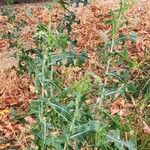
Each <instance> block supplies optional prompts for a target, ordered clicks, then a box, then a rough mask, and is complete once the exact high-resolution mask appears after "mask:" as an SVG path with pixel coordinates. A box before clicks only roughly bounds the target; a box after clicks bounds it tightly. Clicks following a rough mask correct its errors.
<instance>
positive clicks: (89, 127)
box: [70, 121, 99, 139]
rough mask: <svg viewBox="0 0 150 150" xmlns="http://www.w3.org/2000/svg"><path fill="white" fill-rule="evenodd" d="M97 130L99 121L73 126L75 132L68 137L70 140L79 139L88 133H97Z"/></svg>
mask: <svg viewBox="0 0 150 150" xmlns="http://www.w3.org/2000/svg"><path fill="white" fill-rule="evenodd" d="M98 128H99V121H90V122H88V123H85V124H82V125H79V126H75V127H74V131H75V132H74V133H73V135H72V136H71V137H70V139H75V138H81V137H83V136H84V135H85V134H86V133H88V132H91V131H97V129H98Z"/></svg>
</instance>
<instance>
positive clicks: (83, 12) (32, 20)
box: [0, 0, 150, 149]
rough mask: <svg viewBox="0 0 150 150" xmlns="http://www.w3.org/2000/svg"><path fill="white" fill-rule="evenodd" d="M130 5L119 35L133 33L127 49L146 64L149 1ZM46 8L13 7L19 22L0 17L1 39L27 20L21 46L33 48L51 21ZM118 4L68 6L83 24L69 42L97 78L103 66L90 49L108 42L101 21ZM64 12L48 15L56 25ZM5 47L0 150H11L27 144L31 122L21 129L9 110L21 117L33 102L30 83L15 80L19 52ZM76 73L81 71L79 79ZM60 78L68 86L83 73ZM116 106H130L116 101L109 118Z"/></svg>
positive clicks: (0, 42)
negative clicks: (73, 41)
mask: <svg viewBox="0 0 150 150" xmlns="http://www.w3.org/2000/svg"><path fill="white" fill-rule="evenodd" d="M133 3H134V4H131V8H130V9H129V11H128V12H127V13H126V18H127V20H128V26H125V27H124V28H123V29H122V30H123V31H124V32H125V33H127V34H128V33H130V32H131V31H135V32H137V34H138V37H139V38H138V41H137V43H136V44H135V45H131V46H130V45H129V51H130V55H131V56H133V57H136V58H137V60H138V62H141V63H144V61H145V52H147V54H149V52H150V51H149V50H150V20H149V16H150V9H149V8H150V1H149V0H139V1H137V2H133ZM45 4H47V3H32V4H16V5H15V6H14V10H15V11H16V12H17V15H16V16H17V17H16V20H15V23H14V24H13V26H10V24H9V23H8V22H7V21H8V18H7V17H6V16H3V15H2V13H1V14H0V27H1V28H0V36H2V34H5V33H8V31H10V30H11V29H12V28H13V27H14V26H15V25H16V24H17V21H19V20H25V21H26V22H27V25H25V26H23V27H22V28H21V31H20V35H21V36H20V39H19V40H20V41H19V42H21V43H22V44H23V46H24V47H25V49H28V48H32V47H34V46H35V45H34V44H33V39H32V32H34V31H35V30H36V26H37V24H38V23H39V22H43V23H45V24H48V21H49V20H48V16H49V11H48V9H47V8H45ZM118 4H119V1H118V0H115V1H111V0H105V1H103V0H95V2H93V3H92V4H91V5H88V6H87V7H79V8H76V7H74V6H73V7H72V6H71V7H69V9H70V10H72V11H74V12H76V14H77V16H78V17H79V19H80V20H81V23H80V25H77V24H74V25H73V31H72V33H71V38H72V39H77V47H76V49H75V50H76V51H78V52H79V51H80V50H81V49H86V51H87V52H88V56H89V58H90V59H89V61H88V62H87V63H86V64H85V66H84V68H85V69H86V70H88V71H94V72H95V73H96V74H97V75H98V76H101V74H102V71H103V69H104V67H103V65H101V64H99V63H98V61H99V59H98V57H97V53H96V52H95V50H94V49H95V48H96V47H97V46H99V45H101V44H102V43H103V41H104V40H105V38H107V37H105V33H106V32H107V30H108V28H109V27H107V26H105V25H104V23H103V22H104V21H105V20H107V14H108V12H109V10H110V9H116V8H117V7H118ZM4 7H5V5H3V6H1V10H2V9H3V8H4ZM30 10H32V15H30ZM62 12H63V9H62V8H60V6H56V8H55V9H54V10H53V11H52V21H53V25H54V26H55V25H56V24H57V22H59V20H60V18H61V14H62ZM97 14H101V15H102V16H103V17H102V19H97V18H96V17H95V16H96V15H97ZM16 40H18V39H16ZM9 46H10V45H9V40H8V39H2V38H1V39H0V135H1V137H0V149H7V148H8V147H10V146H11V148H13V147H20V145H22V143H23V144H24V145H26V144H27V140H26V139H27V138H28V137H29V136H31V135H30V134H29V130H30V122H32V121H33V118H30V117H27V118H26V120H27V121H28V122H29V124H28V125H24V124H22V123H20V122H18V121H15V120H13V117H12V115H11V114H12V110H13V108H16V109H17V111H18V113H23V114H24V113H25V112H26V111H27V108H28V105H29V104H30V101H31V99H35V98H36V96H35V95H34V94H33V93H32V89H31V88H32V87H31V85H32V81H31V79H30V78H29V76H28V75H23V76H21V75H18V72H17V71H18V67H19V64H18V53H19V52H18V49H15V48H9ZM147 57H148V58H147V60H148V61H149V60H150V59H149V56H148V55H147ZM147 60H146V61H147ZM62 70H63V68H62ZM76 72H80V74H78V73H76ZM63 73H64V78H65V75H66V73H67V77H66V79H64V80H65V81H66V84H67V83H69V82H70V81H71V80H72V79H73V78H74V75H72V74H76V76H77V77H76V78H80V76H82V71H80V69H79V70H78V68H74V70H73V69H70V70H69V68H68V70H63V71H62V74H63ZM148 75H149V71H148V70H147V76H148ZM135 76H136V75H135ZM137 76H138V75H137ZM68 77H69V78H68ZM118 105H119V106H118ZM120 106H123V107H124V108H123V109H126V107H130V106H128V105H125V102H124V100H122V101H119V102H118V100H116V102H115V103H113V104H112V107H111V114H112V115H113V114H115V113H117V112H118V111H120ZM114 107H115V109H114ZM131 107H132V106H131ZM148 107H149V106H148ZM20 108H21V109H20ZM127 109H128V108H127ZM121 111H123V110H121ZM138 121H139V120H138ZM140 125H141V128H142V126H143V129H142V130H144V132H148V134H149V133H150V128H149V126H148V125H147V124H146V123H145V122H144V121H140Z"/></svg>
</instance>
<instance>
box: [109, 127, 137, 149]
mask: <svg viewBox="0 0 150 150" xmlns="http://www.w3.org/2000/svg"><path fill="white" fill-rule="evenodd" d="M106 137H107V140H108V142H109V141H111V142H114V143H115V145H116V146H117V147H118V149H119V150H125V148H128V149H129V150H137V148H136V145H135V143H134V142H133V141H131V140H130V141H123V140H121V139H120V131H119V130H118V129H117V130H115V131H114V133H113V135H111V134H106Z"/></svg>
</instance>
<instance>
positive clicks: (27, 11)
mask: <svg viewBox="0 0 150 150" xmlns="http://www.w3.org/2000/svg"><path fill="white" fill-rule="evenodd" d="M25 13H26V15H27V16H29V17H30V16H32V10H31V8H29V7H26V8H25Z"/></svg>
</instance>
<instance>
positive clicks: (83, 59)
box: [77, 52, 87, 67]
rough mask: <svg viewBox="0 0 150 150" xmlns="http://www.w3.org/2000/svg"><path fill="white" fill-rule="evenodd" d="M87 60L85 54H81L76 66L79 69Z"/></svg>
mask: <svg viewBox="0 0 150 150" xmlns="http://www.w3.org/2000/svg"><path fill="white" fill-rule="evenodd" d="M86 58H87V54H86V53H85V52H81V54H79V56H78V60H77V65H78V66H79V67H81V66H82V64H83V63H84V62H85V59H86Z"/></svg>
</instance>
